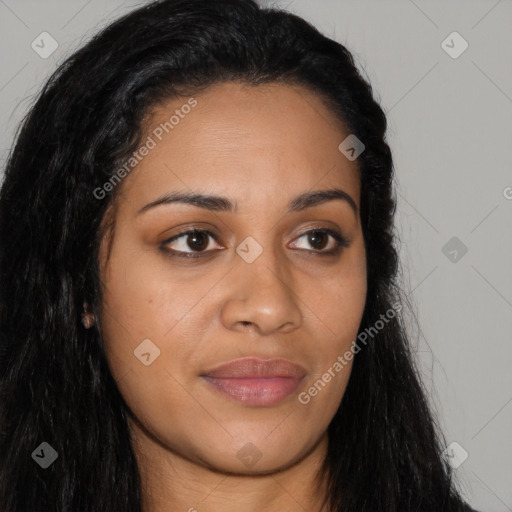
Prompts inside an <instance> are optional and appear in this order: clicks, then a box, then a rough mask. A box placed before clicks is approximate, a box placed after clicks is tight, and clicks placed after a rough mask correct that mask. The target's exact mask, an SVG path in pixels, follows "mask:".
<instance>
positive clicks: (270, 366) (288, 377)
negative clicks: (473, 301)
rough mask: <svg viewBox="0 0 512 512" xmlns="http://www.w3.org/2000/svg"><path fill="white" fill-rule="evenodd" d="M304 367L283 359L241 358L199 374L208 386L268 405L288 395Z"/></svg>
mask: <svg viewBox="0 0 512 512" xmlns="http://www.w3.org/2000/svg"><path fill="white" fill-rule="evenodd" d="M305 375H306V370H305V369H304V368H303V367H302V366H300V365H297V364H294V363H292V362H290V361H287V360H285V359H269V360H263V359H257V358H244V359H238V360H235V361H230V362H228V363H225V364H223V365H221V366H218V367H216V368H214V369H212V370H210V371H208V372H207V373H205V374H203V375H201V376H200V377H201V379H203V381H204V382H206V383H207V384H208V385H209V386H210V387H211V389H213V390H215V391H217V392H220V393H221V394H223V395H224V396H227V397H229V398H231V399H233V400H236V401H237V402H240V403H243V404H244V405H250V406H260V407H264V406H270V405H274V404H277V403H279V402H281V401H283V400H285V399H286V398H288V397H289V396H290V395H291V394H292V393H293V392H294V391H295V390H296V389H297V388H298V386H299V384H300V383H301V381H302V380H303V378H304V377H305Z"/></svg>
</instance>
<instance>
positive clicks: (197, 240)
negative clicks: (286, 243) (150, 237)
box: [161, 228, 349, 258]
mask: <svg viewBox="0 0 512 512" xmlns="http://www.w3.org/2000/svg"><path fill="white" fill-rule="evenodd" d="M329 237H331V238H332V239H333V240H334V241H333V242H331V248H330V249H327V250H326V249H325V246H326V245H328V243H329V241H328V240H329ZM302 238H305V239H306V240H307V244H309V245H310V246H313V250H312V251H311V252H312V253H313V254H317V255H334V254H338V253H339V252H341V248H342V247H348V246H349V242H348V240H347V239H346V238H345V237H344V236H343V235H342V234H341V233H339V232H337V231H335V230H332V229H327V228H315V229H312V230H309V231H307V232H306V233H303V234H302V235H300V236H299V237H297V238H296V240H300V239H302ZM209 239H214V240H215V241H216V242H217V243H218V240H217V237H216V236H215V234H214V233H212V232H211V231H208V230H202V229H191V230H188V231H185V232H183V233H180V234H178V235H175V236H173V237H172V238H170V239H168V240H166V241H164V242H162V244H161V248H162V249H163V250H164V251H166V252H168V253H169V254H170V255H171V256H179V257H184V258H200V257H202V256H204V255H205V253H211V252H213V251H212V250H206V249H208V247H209V246H210V243H209V241H210V240H209ZM176 242H177V243H176ZM324 242H326V243H324ZM173 243H174V248H173V249H169V246H171V245H172V244H173ZM318 246H320V247H318ZM298 248H299V249H304V248H303V247H298ZM187 249H190V251H187ZM305 249H306V250H307V247H306V248H305Z"/></svg>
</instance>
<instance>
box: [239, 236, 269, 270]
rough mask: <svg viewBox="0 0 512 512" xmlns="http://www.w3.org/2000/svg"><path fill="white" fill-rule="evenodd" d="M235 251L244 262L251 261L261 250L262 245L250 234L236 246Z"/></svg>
mask: <svg viewBox="0 0 512 512" xmlns="http://www.w3.org/2000/svg"><path fill="white" fill-rule="evenodd" d="M236 252H237V254H238V255H239V256H240V257H241V258H242V259H243V260H244V261H245V262H246V263H252V262H253V261H255V260H256V258H258V257H259V255H260V254H261V253H262V252H263V247H261V245H260V244H259V243H258V242H256V240H255V239H254V238H253V237H252V236H248V237H247V238H246V239H245V240H244V241H243V242H242V243H241V244H240V245H239V246H238V247H237V248H236Z"/></svg>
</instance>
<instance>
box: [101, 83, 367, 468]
mask: <svg viewBox="0 0 512 512" xmlns="http://www.w3.org/2000/svg"><path fill="white" fill-rule="evenodd" d="M186 105H188V106H186ZM173 115H174V117H173V118H172V119H171V116H173ZM170 119H171V120H170ZM165 123H167V124H165ZM145 130H146V132H145V135H144V136H143V138H142V145H145V146H146V150H142V149H141V150H139V152H138V157H137V159H138V160H140V161H139V163H138V164H137V166H136V167H135V169H134V170H133V171H131V172H130V174H129V175H128V176H126V177H125V178H124V181H123V182H122V183H120V184H119V185H117V187H118V191H117V192H118V193H119V195H118V198H117V209H116V218H115V229H114V234H113V239H112V245H111V252H110V255H109V257H108V258H107V252H108V247H107V243H106V242H105V243H104V244H103V246H102V251H101V261H102V264H103V265H104V267H102V271H101V277H102V281H103V285H104V301H103V305H102V306H103V307H102V318H103V320H102V325H101V329H102V332H103V335H104V340H105V346H106V352H107V357H108V361H109V365H110V368H111V370H112V372H113V375H114V377H115V379H116V381H117V382H118V386H119V389H120V391H121V393H122V394H123V396H124V398H125V400H126V402H127V404H128V405H129V407H130V409H131V411H132V412H133V415H134V419H133V420H130V421H131V425H132V427H133V428H134V429H135V430H136V431H137V432H138V434H137V435H138V437H139V438H140V439H142V438H143V437H144V438H146V439H152V442H153V441H155V443H154V444H155V445H158V446H159V450H165V451H166V453H169V455H170V456H171V457H172V456H179V457H181V458H184V459H187V460H188V461H190V462H193V463H195V464H199V465H202V466H207V467H210V468H216V469H218V470H222V471H227V472H236V473H258V472H269V471H275V470H278V469H281V468H285V467H286V466H289V465H290V464H292V463H293V462H295V461H298V460H299V459H301V458H302V457H304V456H305V455H306V454H307V453H309V452H311V451H312V450H313V449H314V448H315V447H316V446H319V445H320V441H321V440H324V441H325V439H326V429H327V426H328V424H329V423H330V421H331V419H332V417H333V415H334V413H335V412H336V409H337V408H338V406H339V404H340V401H341V399H342V397H343V393H344V391H345V388H346V385H347V381H348V378H349V375H350V370H351V366H352V362H351V361H350V360H347V359H345V358H344V354H345V353H346V351H347V350H349V349H350V347H351V343H352V341H353V340H354V339H355V338H356V336H357V333H358V328H359V325H360V322H361V318H362V314H363V309H364V304H365V300H366V260H365V248H364V240H363V235H362V230H361V224H360V218H359V204H360V197H359V195H360V183H359V176H358V169H357V161H350V160H349V159H347V158H346V157H345V156H344V154H343V153H341V152H340V150H339V149H338V146H339V145H340V143H341V142H342V141H343V140H344V139H345V138H346V137H347V136H348V135H349V133H348V132H346V131H344V130H343V128H342V126H341V124H340V123H339V122H338V121H337V120H336V119H335V118H334V117H333V116H332V114H331V113H330V112H329V111H328V110H327V109H326V107H325V106H324V104H323V103H322V102H321V100H320V99H319V98H318V97H317V96H316V95H314V94H313V93H311V92H309V91H307V90H305V89H303V88H299V87H291V86H284V85H277V84H272V85H266V86H258V87H256V88H251V87H248V86H241V85H239V84H236V83H223V84H220V85H216V86H214V87H212V88H210V89H208V90H207V91H206V92H204V93H202V94H200V95H198V96H195V97H194V99H190V98H185V99H184V100H183V101H179V100H173V101H172V102H167V103H164V104H161V105H160V106H158V107H155V108H154V109H153V111H152V116H151V117H149V118H148V119H147V120H146V122H145ZM148 137H149V138H148ZM132 163H133V162H132ZM127 168H128V167H127ZM333 189H339V190H341V191H342V194H341V198H337V199H336V198H334V199H333V198H331V199H327V200H326V199H325V198H324V200H315V196H314V195H313V196H312V199H311V198H310V199H307V198H306V199H303V200H297V198H299V197H301V196H304V195H306V196H309V195H311V194H314V193H315V192H318V191H324V190H333ZM173 194H190V195H192V194H194V195H196V194H197V195H199V194H201V195H207V196H215V197H216V198H221V197H222V198H223V199H222V200H221V199H215V200H212V199H204V200H202V201H201V202H200V204H197V203H196V204H190V203H188V204H187V203H185V202H182V201H174V202H171V201H160V200H161V199H162V198H163V197H165V196H169V197H170V196H172V195H173ZM343 194H346V195H347V197H349V199H348V200H347V199H343ZM350 198H351V200H352V201H353V203H354V205H351V202H350ZM316 199H318V197H317V198H316ZM155 202H157V203H156V204H153V203H155ZM148 205H149V206H148ZM192 229H195V230H197V232H196V233H192V234H188V235H187V234H183V233H184V232H186V231H189V230H192ZM324 230H331V232H334V233H335V234H336V233H340V234H341V236H342V237H344V238H346V239H347V240H348V245H347V246H346V247H345V246H343V245H342V246H341V247H340V248H339V249H338V248H337V246H338V245H339V244H338V242H337V240H336V238H335V236H333V235H332V234H330V232H328V231H324ZM171 238H174V240H172V241H170V239H171ZM180 255H181V256H180ZM187 256H189V257H187ZM190 256H192V257H190ZM339 357H342V358H344V359H343V360H344V361H345V363H346V364H344V365H343V367H342V369H341V370H339V366H340V365H339ZM252 358H255V359H256V363H258V360H263V361H265V360H273V359H280V360H286V361H288V362H290V363H293V364H295V365H298V366H296V367H294V366H290V365H286V364H272V363H268V364H267V365H265V364H263V366H261V365H260V366H259V365H258V364H254V365H253V364H252V363H254V360H253V361H251V359H252ZM237 359H246V361H245V362H242V363H241V364H239V365H235V366H232V367H230V368H227V369H225V370H224V371H221V372H217V373H214V372H213V370H215V369H216V368H218V367H219V366H220V365H223V364H224V363H227V362H231V361H234V360H237ZM286 361H285V363H286ZM259 362H260V363H261V361H259ZM281 362H282V361H281ZM337 362H338V366H336V363H337ZM335 368H337V369H335ZM208 375H209V377H208ZM315 383H316V386H315ZM311 390H312V391H311Z"/></svg>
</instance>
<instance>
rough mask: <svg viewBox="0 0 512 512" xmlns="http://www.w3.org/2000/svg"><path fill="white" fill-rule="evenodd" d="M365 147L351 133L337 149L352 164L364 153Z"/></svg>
mask: <svg viewBox="0 0 512 512" xmlns="http://www.w3.org/2000/svg"><path fill="white" fill-rule="evenodd" d="M365 147H366V146H365V145H364V144H363V143H362V142H361V141H360V140H359V139H358V138H357V137H356V136H355V135H354V134H353V133H351V134H350V135H349V136H348V137H347V138H346V139H344V140H343V141H342V142H341V144H340V145H339V146H338V149H339V150H340V152H341V153H343V154H344V155H345V156H346V157H347V158H348V159H349V160H350V161H351V162H352V161H354V160H355V159H356V158H357V157H358V156H359V155H360V154H361V153H362V152H363V151H364V149H365Z"/></svg>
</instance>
